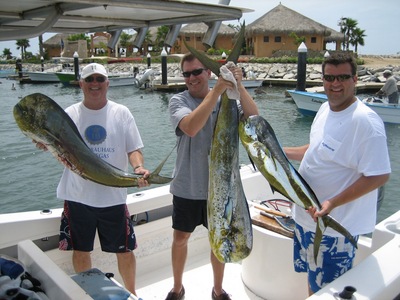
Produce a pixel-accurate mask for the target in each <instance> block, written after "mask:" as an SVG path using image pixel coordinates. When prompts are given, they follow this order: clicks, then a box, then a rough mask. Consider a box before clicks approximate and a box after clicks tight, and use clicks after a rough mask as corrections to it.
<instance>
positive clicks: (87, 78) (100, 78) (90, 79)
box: [85, 76, 106, 82]
mask: <svg viewBox="0 0 400 300" xmlns="http://www.w3.org/2000/svg"><path fill="white" fill-rule="evenodd" d="M94 80H96V81H97V82H104V81H106V78H105V77H103V76H99V77H93V76H89V77H86V78H85V82H93V81H94Z"/></svg>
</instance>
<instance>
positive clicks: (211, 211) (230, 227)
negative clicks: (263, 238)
mask: <svg viewBox="0 0 400 300" xmlns="http://www.w3.org/2000/svg"><path fill="white" fill-rule="evenodd" d="M244 29H245V28H244V25H243V26H242V28H241V31H240V33H239V38H238V39H237V42H236V44H235V46H234V48H233V50H232V52H231V54H230V55H229V57H228V59H227V61H232V62H237V59H238V57H239V55H240V49H241V46H242V43H243V40H244ZM186 46H187V45H186ZM188 49H189V51H191V52H192V53H193V55H194V56H195V57H196V58H197V59H198V60H199V61H200V62H202V63H203V65H204V66H205V67H206V68H208V69H210V70H211V71H212V72H213V73H214V74H216V75H219V72H220V64H219V63H218V62H216V61H213V60H211V59H209V58H208V57H207V56H206V55H204V54H203V53H200V52H198V51H196V50H195V49H193V48H191V47H188ZM238 125H239V112H238V107H237V103H236V100H230V99H229V98H228V96H227V94H226V92H224V93H223V94H222V96H221V106H220V109H219V112H218V117H217V121H216V125H215V129H214V134H213V140H212V145H211V152H210V162H209V166H210V167H209V188H208V200H207V201H208V202H207V216H208V233H209V240H210V245H211V249H212V251H213V253H214V254H215V256H216V257H217V259H218V260H219V261H220V262H224V263H226V262H238V261H241V260H243V259H244V258H246V257H247V256H248V255H249V254H250V252H251V249H252V245H253V232H252V227H251V217H250V212H249V208H248V205H247V201H246V196H245V194H244V190H243V186H242V181H241V178H240V170H239V158H238V154H239V153H238V152H239V151H238V149H239V134H238Z"/></svg>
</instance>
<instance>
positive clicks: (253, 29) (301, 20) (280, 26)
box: [246, 4, 331, 36]
mask: <svg viewBox="0 0 400 300" xmlns="http://www.w3.org/2000/svg"><path fill="white" fill-rule="evenodd" d="M292 32H295V33H296V34H297V35H322V36H329V35H330V34H331V29H329V28H328V27H326V26H324V25H322V24H320V23H318V22H315V21H314V20H312V19H310V18H307V17H306V16H303V15H302V14H300V13H298V12H296V11H294V10H292V9H290V8H287V7H286V6H284V5H282V4H279V5H278V6H276V7H275V8H273V9H272V10H270V11H269V12H267V13H266V14H264V15H263V16H261V17H260V18H258V19H257V20H255V21H254V22H253V23H251V24H249V25H248V26H247V27H246V36H252V35H257V34H263V35H269V34H272V35H280V34H284V35H288V34H290V33H292Z"/></svg>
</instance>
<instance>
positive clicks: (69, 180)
mask: <svg viewBox="0 0 400 300" xmlns="http://www.w3.org/2000/svg"><path fill="white" fill-rule="evenodd" d="M65 111H66V112H67V114H68V115H69V116H70V117H71V119H72V120H73V121H74V123H75V124H76V126H77V127H78V130H79V133H80V134H81V136H82V138H83V139H84V141H85V142H86V144H87V145H88V146H89V148H90V149H91V150H92V151H93V152H94V153H95V154H96V155H97V156H98V157H100V158H101V159H104V160H105V161H107V162H108V163H110V164H111V165H113V166H115V167H117V168H119V169H121V170H124V171H128V166H129V160H128V153H130V152H132V151H135V150H138V149H141V148H143V143H142V139H141V137H140V134H139V131H138V128H137V126H136V123H135V119H134V118H133V116H132V114H131V112H130V111H129V109H128V108H127V107H125V106H123V105H120V104H117V103H115V102H113V101H110V100H108V101H107V104H106V106H105V107H103V108H102V109H100V110H91V109H88V108H86V107H85V106H84V105H83V104H82V102H80V103H77V104H74V105H71V106H70V107H68V108H67V109H66V110H65ZM126 196H127V189H126V188H115V187H108V186H105V185H101V184H98V183H95V182H92V181H90V180H86V179H83V178H82V177H80V176H79V175H77V174H75V173H74V172H72V171H71V170H69V169H67V168H65V169H64V172H63V174H62V177H61V180H60V182H59V184H58V187H57V197H58V198H60V199H63V200H69V201H74V202H80V203H83V204H86V205H89V206H93V207H107V206H113V205H119V204H124V203H126Z"/></svg>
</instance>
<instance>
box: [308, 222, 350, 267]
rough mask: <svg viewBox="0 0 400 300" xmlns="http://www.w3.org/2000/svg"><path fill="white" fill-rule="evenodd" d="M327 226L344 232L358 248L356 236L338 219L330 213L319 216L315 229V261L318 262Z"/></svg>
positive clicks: (341, 232)
mask: <svg viewBox="0 0 400 300" xmlns="http://www.w3.org/2000/svg"><path fill="white" fill-rule="evenodd" d="M327 227H331V228H332V229H334V230H336V231H337V232H339V233H340V234H342V235H343V236H344V237H345V238H347V239H348V240H349V241H350V243H351V244H352V245H353V246H354V247H356V248H357V241H356V240H355V239H354V237H353V236H352V235H351V234H350V232H348V230H347V229H346V228H344V227H343V226H342V225H340V223H339V222H338V221H336V220H335V219H334V218H332V217H331V216H329V215H325V216H323V217H321V218H318V223H317V228H316V230H315V237H314V261H315V263H317V257H318V251H319V247H320V245H321V241H322V235H323V233H324V232H325V229H326V228H327Z"/></svg>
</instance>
